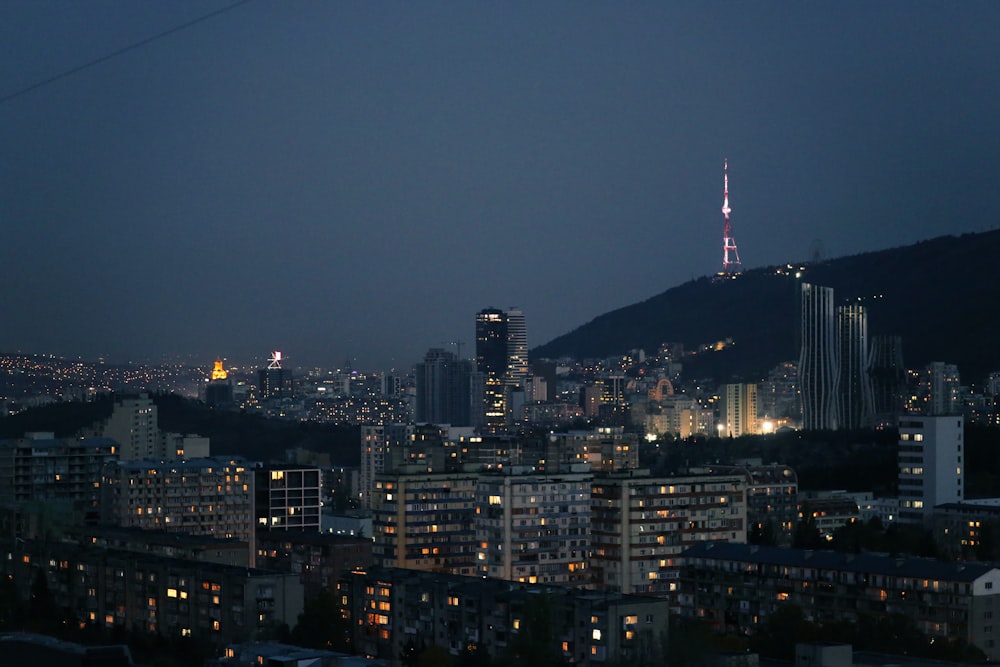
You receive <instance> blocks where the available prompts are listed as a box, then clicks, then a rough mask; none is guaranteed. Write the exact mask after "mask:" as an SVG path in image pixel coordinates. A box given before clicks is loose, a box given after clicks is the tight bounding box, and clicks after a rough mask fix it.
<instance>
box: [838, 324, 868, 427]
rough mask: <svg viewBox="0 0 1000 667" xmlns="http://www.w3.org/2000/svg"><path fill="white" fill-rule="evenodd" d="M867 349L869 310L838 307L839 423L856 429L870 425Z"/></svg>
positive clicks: (841, 425)
mask: <svg viewBox="0 0 1000 667" xmlns="http://www.w3.org/2000/svg"><path fill="white" fill-rule="evenodd" d="M868 355H869V349H868V311H867V310H866V309H865V307H864V306H862V305H860V304H851V305H847V306H839V307H838V308H837V357H838V366H839V373H840V378H839V381H838V385H837V386H838V391H837V396H838V399H839V400H838V417H839V421H838V426H840V428H850V429H858V428H865V427H867V426H871V424H872V417H873V415H874V412H875V409H874V406H873V402H874V401H873V398H872V385H871V377H870V376H869V369H870V367H871V362H870V359H869V356H868Z"/></svg>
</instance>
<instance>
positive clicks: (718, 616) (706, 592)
mask: <svg viewBox="0 0 1000 667" xmlns="http://www.w3.org/2000/svg"><path fill="white" fill-rule="evenodd" d="M683 558H684V568H683V572H682V576H681V588H682V594H681V596H680V602H681V610H682V613H683V614H685V615H687V616H690V617H694V618H699V619H702V620H703V621H705V622H706V623H708V624H709V625H710V626H711V627H712V628H714V629H715V630H717V631H719V632H735V633H738V634H745V633H749V632H752V631H753V630H754V628H755V627H756V626H757V625H758V624H760V623H762V622H764V621H765V620H766V618H767V617H768V616H769V615H770V614H773V613H774V612H775V611H777V609H778V608H779V607H780V606H781V605H783V604H789V603H790V604H795V605H797V606H798V607H799V608H801V609H802V610H803V612H804V613H805V615H806V617H807V618H808V619H809V620H812V621H814V622H817V623H827V622H835V621H850V622H862V621H864V620H865V619H866V618H872V617H875V618H878V617H887V616H890V615H899V616H903V617H906V618H908V619H910V620H911V621H912V622H913V623H914V624H915V625H916V627H917V628H918V629H919V630H921V631H922V632H924V633H925V634H927V635H928V636H930V637H932V638H934V637H938V638H956V637H957V638H962V639H964V640H965V641H967V642H969V643H970V644H973V645H975V646H977V647H979V648H980V649H982V651H983V652H984V653H985V654H986V655H987V657H988V658H989V659H990V660H997V659H998V658H1000V645H998V640H1000V569H998V568H997V567H996V566H995V565H993V564H989V563H972V562H946V561H939V560H932V559H928V558H913V557H905V558H902V557H894V556H887V555H877V554H871V553H861V554H844V553H837V552H833V551H811V550H805V549H783V548H778V547H758V546H752V545H746V544H733V543H728V544H725V543H714V542H705V543H701V544H697V545H695V546H693V547H691V548H690V549H687V550H686V551H685V552H684V554H683Z"/></svg>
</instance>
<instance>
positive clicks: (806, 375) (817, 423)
mask: <svg viewBox="0 0 1000 667" xmlns="http://www.w3.org/2000/svg"><path fill="white" fill-rule="evenodd" d="M801 305H802V311H801V313H802V321H801V326H802V330H801V333H802V336H801V339H802V349H801V353H800V355H799V388H800V391H801V393H802V428H804V429H807V430H812V429H831V430H834V429H836V428H837V427H838V425H839V421H838V419H837V387H838V385H839V379H840V378H839V368H838V364H837V338H836V320H835V318H834V306H833V288H832V287H821V286H819V285H811V284H809V283H802V292H801Z"/></svg>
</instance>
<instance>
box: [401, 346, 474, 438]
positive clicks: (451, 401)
mask: <svg viewBox="0 0 1000 667" xmlns="http://www.w3.org/2000/svg"><path fill="white" fill-rule="evenodd" d="M474 372H475V367H474V365H473V362H472V361H470V360H467V359H458V358H457V357H456V356H455V354H454V353H452V352H448V351H445V350H442V349H439V348H432V349H430V350H428V351H427V354H426V355H425V356H424V360H423V361H422V362H421V363H419V364H417V366H416V381H417V386H416V390H417V401H416V408H415V410H414V414H415V418H416V421H417V422H430V423H433V424H451V425H452V426H472V425H473V420H472V412H473V406H474V405H475V408H476V409H477V410H478V408H479V400H478V398H477V399H476V400H473V394H472V375H473V373H474Z"/></svg>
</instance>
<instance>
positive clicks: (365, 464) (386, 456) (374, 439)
mask: <svg viewBox="0 0 1000 667" xmlns="http://www.w3.org/2000/svg"><path fill="white" fill-rule="evenodd" d="M411 435H413V426H412V425H411V424H362V426H361V466H360V468H361V471H360V473H359V480H358V500H359V501H360V503H361V507H364V508H370V507H371V506H372V499H373V492H374V490H375V476H376V475H378V474H379V473H382V472H386V471H387V470H389V469H390V468H391V465H390V456H391V450H393V449H396V448H402V447H403V446H404V445H405V443H406V442H407V441H409V439H410V436H411Z"/></svg>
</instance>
